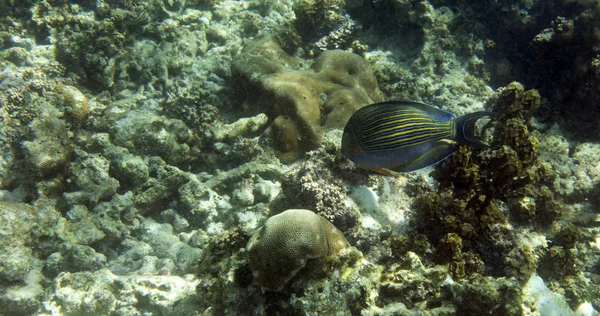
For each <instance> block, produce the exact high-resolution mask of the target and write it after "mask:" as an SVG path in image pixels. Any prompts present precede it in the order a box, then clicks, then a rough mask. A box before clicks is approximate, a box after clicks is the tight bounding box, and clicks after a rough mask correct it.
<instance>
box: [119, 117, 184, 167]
mask: <svg viewBox="0 0 600 316" xmlns="http://www.w3.org/2000/svg"><path fill="white" fill-rule="evenodd" d="M111 136H113V138H112V139H113V140H114V142H113V143H114V144H115V145H117V146H122V147H125V148H127V149H128V150H129V151H130V152H131V153H132V154H136V155H155V156H160V157H161V158H162V159H164V160H165V161H166V162H167V163H169V164H172V165H176V166H180V165H182V164H185V163H189V162H190V160H192V159H193V155H194V151H193V149H192V148H191V147H192V146H193V142H194V134H193V133H192V131H191V130H190V129H189V128H188V127H187V126H186V124H185V123H184V122H183V121H181V120H178V119H169V118H165V117H163V116H158V115H155V114H150V113H144V112H141V111H130V112H128V113H127V114H126V115H125V116H124V117H122V118H121V119H119V120H117V121H116V122H115V123H114V124H113V125H112V126H111Z"/></svg>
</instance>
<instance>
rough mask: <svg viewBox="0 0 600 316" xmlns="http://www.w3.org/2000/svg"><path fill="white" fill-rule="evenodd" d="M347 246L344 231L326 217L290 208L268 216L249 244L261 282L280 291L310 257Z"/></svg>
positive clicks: (326, 255)
mask: <svg viewBox="0 0 600 316" xmlns="http://www.w3.org/2000/svg"><path fill="white" fill-rule="evenodd" d="M347 246H348V242H347V241H346V238H345V237H344V235H342V233H341V232H340V231H339V230H338V229H337V228H335V226H333V224H331V223H330V222H329V221H327V220H326V219H325V218H323V217H321V216H319V215H317V214H315V213H313V212H311V211H309V210H287V211H285V212H283V213H281V214H278V215H275V216H273V217H271V218H269V219H268V220H267V221H266V222H265V225H264V226H263V227H261V228H260V229H259V230H258V231H256V233H254V235H253V236H252V238H251V239H250V241H249V242H248V245H247V246H246V248H247V249H248V263H249V264H250V268H251V269H252V272H253V274H254V276H255V277H256V279H257V280H258V282H259V283H260V284H261V286H262V287H263V288H265V289H267V290H270V291H281V289H283V287H284V286H285V284H286V283H287V282H288V281H289V280H290V279H291V278H292V277H293V276H294V275H295V274H296V273H297V272H298V271H299V270H300V269H302V268H303V267H304V266H305V265H306V263H307V261H308V260H310V259H316V258H326V257H328V256H331V255H335V254H337V253H338V252H340V251H341V250H342V249H343V248H345V247H347Z"/></svg>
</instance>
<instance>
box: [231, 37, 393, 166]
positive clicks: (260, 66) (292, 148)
mask: <svg viewBox="0 0 600 316" xmlns="http://www.w3.org/2000/svg"><path fill="white" fill-rule="evenodd" d="M305 63H306V61H303V60H300V59H298V58H296V57H294V56H290V55H288V54H287V53H286V52H284V51H283V50H282V49H281V48H280V47H279V45H277V43H276V42H275V40H274V39H273V38H269V37H266V38H262V39H258V40H255V41H254V42H251V43H249V44H248V45H247V46H246V47H245V48H244V51H243V52H242V53H241V54H240V55H238V56H236V58H235V59H234V60H233V63H232V72H233V76H234V77H235V78H236V81H237V84H238V85H239V90H240V93H241V95H242V97H243V98H248V99H249V101H248V102H249V103H250V106H252V107H254V108H258V110H259V111H261V112H265V113H266V114H267V115H268V116H269V121H270V125H269V128H268V129H267V131H266V132H265V133H266V134H267V135H269V136H270V138H271V139H272V140H273V146H274V148H275V150H276V153H277V156H278V157H279V158H280V159H281V160H282V161H284V162H292V161H294V160H296V159H297V158H299V157H300V156H301V154H303V153H304V152H306V151H308V150H312V149H315V148H317V147H318V146H319V144H320V141H321V137H322V132H323V130H324V129H328V128H340V127H342V126H343V125H344V124H345V123H346V121H347V120H348V119H349V118H350V116H351V115H352V113H354V111H356V110H357V109H359V108H360V107H361V106H363V105H366V104H370V103H373V102H375V101H379V100H381V96H380V93H379V89H378V88H377V82H376V80H375V77H374V76H373V74H372V71H371V69H370V67H369V65H368V64H367V63H366V61H365V60H363V59H362V58H360V57H359V56H357V55H354V54H351V53H348V52H343V51H339V50H332V51H327V52H324V53H323V54H321V55H319V57H318V58H317V59H316V60H315V61H314V62H313V63H312V66H311V69H310V70H305V69H302V68H301V65H302V64H305ZM265 100H269V101H268V102H265Z"/></svg>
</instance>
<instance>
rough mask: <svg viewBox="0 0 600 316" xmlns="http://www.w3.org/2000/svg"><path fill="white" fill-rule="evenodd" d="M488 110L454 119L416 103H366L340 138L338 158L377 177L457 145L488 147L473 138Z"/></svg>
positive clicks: (438, 157)
mask: <svg viewBox="0 0 600 316" xmlns="http://www.w3.org/2000/svg"><path fill="white" fill-rule="evenodd" d="M485 116H490V117H491V116H493V113H491V112H476V113H471V114H467V115H465V116H461V117H459V118H456V117H455V116H454V114H452V113H450V112H446V111H443V110H440V109H438V108H436V107H434V106H431V105H427V104H424V103H421V102H415V101H390V102H381V103H376V104H371V105H367V106H365V107H362V108H360V109H359V110H358V111H356V113H354V114H353V115H352V117H351V118H350V120H349V121H348V123H347V124H346V127H345V128H344V135H343V136H342V154H344V156H346V157H348V158H349V159H350V160H352V161H353V162H354V163H355V164H356V165H357V166H359V167H361V168H364V169H369V170H372V171H374V172H377V173H382V174H389V172H388V170H393V171H398V172H409V171H414V170H418V169H421V168H425V167H427V166H431V165H434V164H436V163H438V162H440V161H442V160H444V159H446V158H448V157H449V156H450V155H452V154H453V153H454V152H455V151H456V150H457V145H469V146H472V147H475V148H486V147H488V145H486V144H483V143H481V142H480V141H479V140H478V139H477V138H476V137H475V123H476V122H477V120H478V119H480V118H482V117H485Z"/></svg>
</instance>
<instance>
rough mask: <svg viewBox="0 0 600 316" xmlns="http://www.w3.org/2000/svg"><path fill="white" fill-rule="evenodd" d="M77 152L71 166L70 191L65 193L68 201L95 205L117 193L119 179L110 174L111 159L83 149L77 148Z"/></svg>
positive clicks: (72, 203)
mask: <svg viewBox="0 0 600 316" xmlns="http://www.w3.org/2000/svg"><path fill="white" fill-rule="evenodd" d="M75 153H76V155H75V156H76V158H75V161H73V162H72V163H71V165H70V166H69V176H68V183H69V186H68V192H66V193H64V197H65V199H66V200H67V202H68V203H69V204H71V205H74V204H84V205H88V206H91V207H93V206H95V205H96V204H97V203H99V202H102V201H105V200H108V199H110V198H111V197H112V196H113V195H115V193H117V189H118V188H119V181H117V179H115V178H113V177H111V176H110V172H109V169H110V161H109V160H108V159H106V158H104V157H103V156H102V155H100V154H88V153H86V152H85V151H83V150H75Z"/></svg>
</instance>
